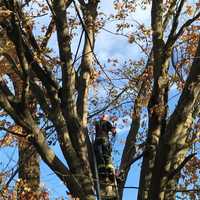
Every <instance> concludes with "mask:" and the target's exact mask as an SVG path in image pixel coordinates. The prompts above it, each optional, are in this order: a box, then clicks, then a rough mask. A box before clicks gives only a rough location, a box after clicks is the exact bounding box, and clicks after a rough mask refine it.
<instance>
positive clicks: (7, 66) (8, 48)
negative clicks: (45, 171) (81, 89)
mask: <svg viewBox="0 0 200 200" xmlns="http://www.w3.org/2000/svg"><path fill="white" fill-rule="evenodd" d="M1 48H2V49H3V50H4V51H5V52H6V53H2V56H1V58H2V59H1V62H0V63H1V77H2V78H3V77H5V76H6V78H7V80H6V81H9V79H10V80H11V81H12V83H13V87H14V90H15V95H16V96H17V97H18V98H20V95H21V88H22V81H21V80H20V78H19V77H18V74H16V71H15V70H13V68H12V64H14V63H12V61H14V60H15V62H17V58H16V52H15V49H14V47H13V46H12V45H11V43H10V42H9V41H8V39H7V37H6V34H5V31H4V30H1ZM11 57H12V58H11ZM29 106H30V110H32V112H33V115H34V110H35V108H34V107H35V103H34V100H32V102H30V105H29ZM2 122H3V121H2ZM7 130H8V132H7V133H6V135H5V137H6V136H7V135H9V134H10V133H9V132H10V131H11V132H12V131H14V132H15V133H18V134H16V135H15V136H16V137H15V138H13V139H12V140H11V141H10V142H12V141H13V140H15V139H17V140H18V149H19V161H18V166H17V169H16V171H15V172H13V175H12V176H15V175H16V173H19V175H18V178H19V180H20V181H18V186H17V190H18V199H23V198H25V197H23V195H24V196H26V198H29V197H28V196H32V197H33V196H35V198H36V197H37V196H38V197H39V190H40V166H39V157H38V154H37V152H36V150H35V148H34V147H33V146H32V145H31V144H30V143H29V142H28V141H27V140H26V139H25V135H26V134H25V132H24V131H23V130H22V128H20V127H19V126H17V125H14V124H9V125H8V127H7ZM4 143H5V142H4ZM2 145H4V144H2ZM10 181H11V179H10V180H9V181H8V183H7V184H9V182H10ZM25 188H26V190H25ZM28 191H29V192H28Z"/></svg>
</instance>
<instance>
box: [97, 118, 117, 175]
mask: <svg viewBox="0 0 200 200" xmlns="http://www.w3.org/2000/svg"><path fill="white" fill-rule="evenodd" d="M95 131H96V134H95V142H94V151H95V156H96V161H97V167H98V171H99V173H106V172H111V173H112V172H114V167H113V165H112V155H111V153H112V145H111V142H110V138H109V133H111V134H112V138H114V137H115V135H116V128H115V127H114V126H113V125H112V124H111V123H110V122H109V116H108V115H103V116H102V117H101V118H100V120H99V121H97V122H96V123H95Z"/></svg>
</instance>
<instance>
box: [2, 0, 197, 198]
mask: <svg viewBox="0 0 200 200" xmlns="http://www.w3.org/2000/svg"><path fill="white" fill-rule="evenodd" d="M30 2H31V1H30ZM36 2H37V1H36ZM78 3H79V4H78V5H79V7H78V6H77V3H76V1H73V0H72V1H70V0H69V1H66V0H57V1H52V4H51V3H50V2H49V1H47V2H45V3H44V4H38V5H39V6H41V8H42V9H41V10H42V12H44V11H46V10H48V9H49V10H50V12H51V15H49V18H50V23H49V26H48V27H47V28H46V33H45V35H44V36H43V38H42V37H40V38H38V39H37V37H36V36H35V35H34V32H33V26H34V24H33V19H34V17H33V15H32V16H31V15H30V14H28V13H27V12H26V10H25V8H26V7H27V6H28V5H27V2H25V3H24V4H23V3H21V4H20V3H18V2H17V1H12V0H9V1H1V5H2V8H3V9H2V10H3V11H4V12H2V13H3V14H2V15H1V16H2V17H3V19H4V20H1V21H0V25H1V27H2V28H3V29H4V30H5V31H6V33H7V37H8V38H9V40H10V41H11V42H12V44H13V45H14V46H15V49H16V54H17V59H18V62H19V65H15V62H14V61H13V60H12V61H13V62H12V63H13V70H15V71H16V73H17V74H18V76H19V77H20V79H21V81H22V85H23V87H22V92H21V97H20V98H19V97H17V96H16V94H13V93H12V91H10V89H9V85H8V84H7V85H6V84H5V81H3V80H1V85H0V106H1V107H2V108H3V109H4V110H5V112H6V113H7V114H9V115H10V116H11V117H12V119H13V120H14V121H15V123H16V124H18V125H19V126H21V127H22V128H23V129H24V130H25V132H26V133H27V136H26V138H27V139H28V140H29V142H30V143H31V144H32V145H33V146H34V147H35V149H36V150H37V152H38V153H39V154H40V156H41V158H42V159H43V161H44V162H45V163H46V164H47V165H48V166H49V167H50V168H51V169H52V171H53V172H54V173H55V174H56V175H57V176H58V177H59V178H60V179H61V180H62V181H63V183H64V184H65V185H66V187H67V188H68V189H69V191H70V194H71V195H72V196H73V197H78V198H80V199H88V200H89V199H96V195H97V197H98V198H100V199H108V198H110V199H119V198H122V194H123V189H124V186H125V182H126V179H127V177H128V172H129V170H130V168H131V165H132V164H133V163H134V162H135V161H136V160H138V159H140V158H142V157H143V161H142V167H141V176H140V185H139V193H138V200H144V199H149V200H150V199H161V200H162V199H163V200H164V199H165V200H167V199H175V195H176V192H177V190H178V189H179V188H178V185H179V183H178V180H179V179H180V178H181V171H182V169H183V168H184V166H187V164H188V163H189V162H191V161H192V160H194V158H195V159H197V160H198V157H196V154H195V153H192V154H189V152H190V149H191V146H192V145H193V144H194V143H197V142H198V140H197V135H196V133H197V132H196V130H197V129H195V128H194V127H192V126H193V124H198V123H199V121H198V117H199V116H198V114H199V102H198V98H199V93H200V87H199V84H200V81H199V76H200V70H199V67H198V66H199V64H200V63H199V62H200V59H199V55H200V44H199V39H198V38H199V33H198V30H199V28H198V26H196V27H197V29H193V28H192V26H191V25H192V23H194V22H198V19H199V17H200V13H199V6H198V4H197V5H196V7H195V9H194V12H193V11H191V7H189V6H187V5H186V4H185V3H186V1H185V0H181V1H178V2H177V1H174V0H171V1H162V0H159V1H155V0H153V1H152V2H151V29H149V30H148V29H146V28H145V26H144V25H140V27H139V31H138V32H135V33H134V34H133V35H129V36H127V35H125V34H123V33H119V31H122V32H123V30H124V29H126V28H127V27H130V25H129V24H126V23H125V22H124V21H125V18H126V16H128V14H127V13H132V12H134V9H135V6H136V4H135V2H133V1H115V2H114V3H115V8H116V10H117V14H116V16H112V17H114V18H115V19H117V20H121V19H123V23H122V24H120V23H119V24H118V26H117V28H118V29H117V31H118V33H116V34H118V35H123V36H125V37H128V40H129V42H131V43H136V44H138V45H139V46H140V47H141V49H142V51H143V53H145V54H146V55H147V59H146V60H145V61H144V59H143V60H141V61H140V62H138V63H139V65H140V66H141V68H140V69H141V70H138V71H139V72H137V70H135V68H134V69H131V66H129V65H128V69H129V71H128V72H129V74H128V73H127V71H126V69H125V68H124V69H120V71H122V74H123V75H124V74H125V76H126V77H127V76H130V77H128V78H129V84H127V85H126V86H125V88H124V89H123V90H122V92H119V93H118V91H117V90H116V89H115V88H114V89H113V87H111V86H113V84H112V80H111V79H110V77H111V73H110V74H107V73H106V72H105V70H104V67H102V65H101V64H100V63H99V61H98V59H97V57H96V55H95V53H94V45H95V39H96V34H97V32H98V31H99V27H98V25H99V24H98V23H103V22H102V21H101V20H100V21H98V18H97V17H98V10H97V8H98V5H99V1H96V0H89V1H83V0H79V1H78ZM148 3H149V2H147V1H141V4H142V5H147V4H148ZM185 5H186V6H185ZM164 8H166V9H164ZM70 9H72V10H73V11H72V12H74V11H75V13H76V15H77V18H78V22H77V20H76V18H75V19H74V18H70V17H71V16H70V15H69V14H68V12H67V11H70ZM185 11H186V12H185ZM48 14H49V13H48ZM184 14H185V16H187V17H188V15H189V16H190V18H189V19H187V20H186V21H181V19H180V18H181V16H182V15H184ZM191 14H193V16H192V17H191ZM40 15H42V14H41V13H39V15H37V17H38V16H40ZM54 27H55V30H56V35H57V44H58V51H59V55H58V57H59V58H56V57H55V56H54V55H52V52H51V51H50V50H49V49H48V48H46V46H47V43H48V41H49V39H50V37H51V36H52V34H53V31H54ZM74 27H76V28H77V27H79V28H80V27H81V30H82V34H81V37H80V38H81V39H80V41H79V45H78V50H77V51H76V52H75V53H74V54H73V52H72V48H71V42H72V39H73V33H74V32H73V28H74ZM108 31H109V32H111V31H110V30H108ZM83 33H84V36H85V38H84V44H83V48H82V55H81V57H80V60H81V61H80V63H79V65H78V64H77V63H78V62H77V60H79V59H78V58H77V54H78V53H77V52H78V51H79V50H80V48H81V41H82V36H83ZM111 33H112V32H111ZM190 34H191V38H192V39H190V40H188V38H187V37H189V36H190ZM151 36H152V37H151ZM184 37H185V38H187V39H184ZM142 38H143V39H142ZM141 40H142V44H140V43H139V42H140V41H141ZM144 41H146V43H144ZM149 41H150V42H149ZM191 43H192V45H191ZM146 44H147V47H144V46H145V45H146ZM197 46H198V47H197ZM191 47H193V48H191ZM196 47H197V48H196ZM177 48H180V49H181V50H180V52H176V50H177ZM191 49H192V51H191ZM183 51H184V55H182V52H183ZM175 54H176V56H178V57H179V56H180V57H181V58H182V59H180V60H178V61H179V62H178V61H177V62H176V61H175V60H174V56H175ZM73 58H74V60H73ZM186 61H187V62H186ZM111 62H114V64H115V65H116V63H118V61H116V60H113V61H111ZM138 63H136V62H135V63H134V64H135V65H136V64H138ZM134 64H133V65H134ZM97 66H98V67H99V68H100V70H101V71H102V72H103V73H104V75H105V76H106V77H107V79H108V80H109V81H108V82H109V84H107V83H105V84H106V86H107V87H108V90H109V91H111V93H110V97H108V99H109V100H110V102H109V103H108V104H107V105H106V106H105V107H103V108H101V109H100V110H96V111H94V112H93V114H91V115H90V116H89V115H88V113H89V110H90V109H91V108H94V107H98V105H97V103H98V100H97V102H96V101H95V102H93V105H91V104H92V103H91V102H90V101H89V98H90V97H91V96H92V94H90V90H89V89H90V87H91V85H92V84H93V83H94V82H95V81H96V76H97V75H98V72H97ZM95 67H96V68H95ZM172 68H173V72H172ZM184 68H186V69H187V71H183V70H184ZM130 69H131V70H130ZM55 71H56V72H55ZM130 71H131V72H130ZM135 71H136V72H135ZM141 71H142V72H141ZM182 71H183V73H182ZM115 72H116V73H117V70H116V71H115ZM173 75H174V76H173ZM117 76H119V73H117ZM131 84H132V85H131ZM172 85H175V86H177V87H178V89H179V90H180V92H181V95H180V98H179V101H178V104H177V106H176V108H175V110H174V111H173V112H172V113H169V102H168V101H169V98H168V95H169V94H170V87H171V86H172ZM110 88H111V89H110ZM127 91H128V92H127ZM130 91H131V92H132V94H133V95H132V96H131V98H132V97H133V98H134V100H133V99H132V101H134V104H133V111H132V115H131V120H132V122H131V127H130V130H129V133H128V136H127V138H126V143H125V146H124V149H123V154H122V158H121V163H120V167H119V174H118V177H117V180H116V179H114V180H113V182H110V183H109V184H108V185H107V184H103V183H102V182H101V180H100V182H99V179H98V174H97V173H95V169H94V167H93V166H94V159H93V150H92V144H91V140H90V137H89V132H88V127H89V120H88V119H90V118H91V117H92V116H93V115H95V114H99V113H101V112H103V111H105V110H106V109H108V108H112V109H115V106H116V105H117V106H119V105H120V102H119V101H121V99H120V98H119V97H121V96H122V94H124V93H125V92H127V93H126V95H124V97H123V98H128V96H129V92H130ZM133 91H134V92H133ZM30 92H31V95H33V96H34V98H35V99H36V104H37V111H36V112H37V116H38V118H39V119H40V123H39V124H37V123H36V121H35V120H34V116H33V113H32V112H31V110H30V107H29V104H30V101H31V100H30V99H31V96H30ZM116 93H117V94H116ZM93 98H94V97H93ZM145 107H147V109H148V126H145V127H141V116H142V114H143V113H142V109H143V108H145ZM140 128H143V129H145V130H146V131H147V133H146V135H145V137H146V138H145V140H144V139H143V141H144V143H140V146H139V151H138V148H137V143H138V142H139V141H140V140H139V139H138V138H139V137H140V134H139V132H140ZM49 130H53V131H54V132H55V135H56V136H57V140H58V143H59V145H60V148H61V150H62V153H63V155H64V158H65V161H66V162H67V164H65V162H64V161H63V160H61V159H60V158H59V157H57V156H56V154H55V152H54V151H53V150H52V148H51V146H50V145H49V141H48V136H49ZM191 130H193V131H191ZM138 153H139V154H138ZM116 181H117V182H116ZM116 183H117V184H116ZM99 185H100V191H99V190H98V188H99ZM186 189H187V188H186ZM182 191H183V190H182ZM118 192H119V196H118Z"/></svg>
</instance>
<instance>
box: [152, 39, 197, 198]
mask: <svg viewBox="0 0 200 200" xmlns="http://www.w3.org/2000/svg"><path fill="white" fill-rule="evenodd" d="M199 66H200V41H199V44H198V48H197V53H196V55H195V58H194V61H193V64H192V67H191V70H190V73H189V76H188V79H187V81H186V84H185V87H184V90H183V93H182V95H181V97H180V99H179V101H178V105H177V107H176V109H175V111H174V113H173V114H172V116H171V118H170V120H169V123H168V125H167V127H166V134H165V135H163V137H161V140H160V143H159V148H158V152H157V155H156V160H155V167H154V170H153V177H152V182H151V188H150V199H160V200H163V199H164V196H166V195H165V191H166V190H167V188H166V186H167V185H168V183H169V181H170V180H171V179H173V178H174V176H175V175H176V174H174V172H176V170H177V169H179V166H180V165H181V163H182V162H183V161H184V158H185V156H186V153H187V151H188V149H189V145H188V144H187V141H186V139H187V130H188V128H189V127H191V124H192V122H193V120H192V112H193V109H194V105H195V101H196V100H197V98H198V95H199V93H200V81H199V76H200V67H199ZM178 172H179V171H177V172H176V173H178Z"/></svg>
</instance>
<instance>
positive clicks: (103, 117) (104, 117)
mask: <svg viewBox="0 0 200 200" xmlns="http://www.w3.org/2000/svg"><path fill="white" fill-rule="evenodd" d="M101 120H105V121H108V120H109V115H107V114H104V115H102V116H101Z"/></svg>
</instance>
